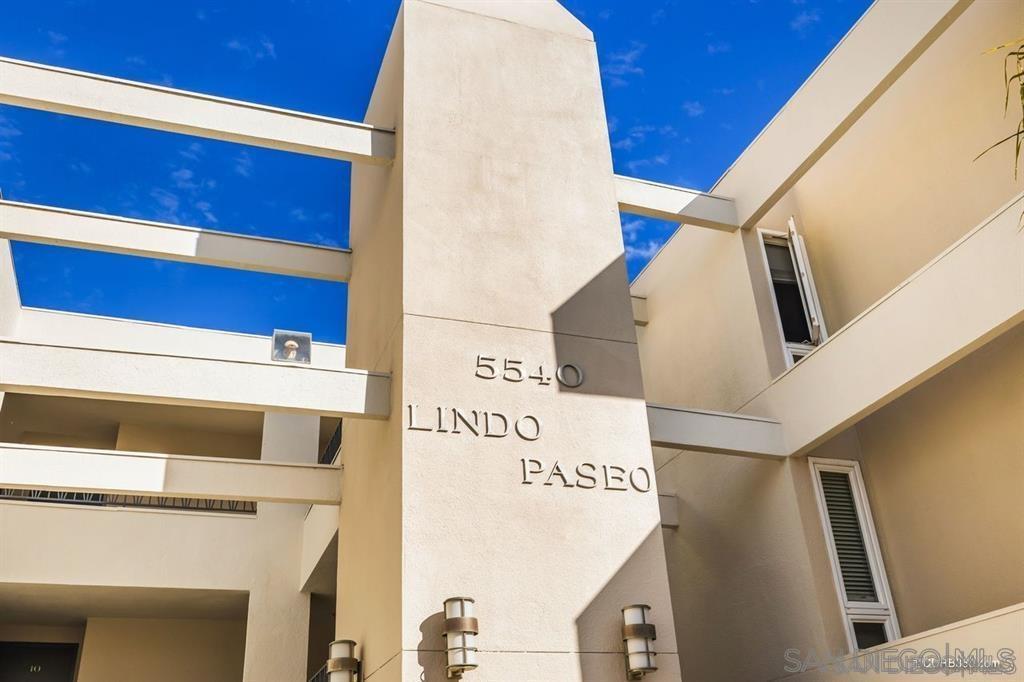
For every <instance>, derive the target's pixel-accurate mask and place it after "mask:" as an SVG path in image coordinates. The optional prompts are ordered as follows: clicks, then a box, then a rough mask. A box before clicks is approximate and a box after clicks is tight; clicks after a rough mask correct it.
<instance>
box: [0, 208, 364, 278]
mask: <svg viewBox="0 0 1024 682" xmlns="http://www.w3.org/2000/svg"><path fill="white" fill-rule="evenodd" d="M0 238H5V239H13V240H15V241H24V242H35V243H37V244H55V245H57V246H71V247H74V248H79V249H90V250H93V251H106V252H110V253H121V254H128V255H132V256H145V257H147V258H161V259H164V260H174V261H182V262H188V263H200V264H203V265H217V266H220V267H227V268H236V269H239V270H252V271H255V272H269V273H274V274H279V275H293V276H296V277H310V278H313V279H325V280H332V281H335V282H347V281H348V279H349V275H350V274H351V272H352V252H351V251H349V250H347V249H336V248H331V247H327V246H317V245H314V244H302V243H298V242H290V241H283V240H277V239H267V238H264V237H252V236H248V235H242V234H233V233H230V232H217V231H214V230H200V229H197V228H194V227H183V226H181V225H169V224H166V223H155V222H150V221H146V220H135V219H132V218H121V217H118V216H109V215H103V214H100V213H86V212H84V211H73V210H70V209H63V208H54V207H51V206H38V205H35V204H24V203H18V202H14V201H0Z"/></svg>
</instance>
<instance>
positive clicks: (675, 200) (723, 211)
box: [615, 175, 739, 232]
mask: <svg viewBox="0 0 1024 682" xmlns="http://www.w3.org/2000/svg"><path fill="white" fill-rule="evenodd" d="M615 193H616V195H617V196H618V200H619V210H620V211H622V212H623V213H635V214H636V215H642V216H647V217H649V218H657V219H659V220H671V221H674V222H677V223H686V224H687V225H699V226H701V227H710V228H712V229H715V230H723V231H725V232H732V231H734V230H736V228H737V226H738V224H739V223H738V222H737V220H736V205H735V204H734V203H733V201H732V199H727V198H725V197H718V196H715V195H713V194H706V193H704V192H698V191H697V190H693V189H685V188H682V187H674V186H672V185H663V184H661V183H657V182H651V181H650V180H638V179H637V178H627V177H625V176H622V175H616V176H615Z"/></svg>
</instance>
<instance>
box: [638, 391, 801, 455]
mask: <svg viewBox="0 0 1024 682" xmlns="http://www.w3.org/2000/svg"><path fill="white" fill-rule="evenodd" d="M647 421H648V424H649V426H650V430H651V445H654V446H655V447H661V448H675V449H679V450H696V451H698V452H720V453H723V454H727V455H746V456H750V457H765V458H770V459H776V458H780V457H785V456H786V450H785V447H784V443H783V440H782V425H781V424H779V423H778V422H777V421H774V420H772V419H763V418H759V417H751V416H748V415H743V414H727V413H724V412H708V411H705V410H691V409H687V408H682V407H668V406H665V405H653V404H651V403H648V404H647Z"/></svg>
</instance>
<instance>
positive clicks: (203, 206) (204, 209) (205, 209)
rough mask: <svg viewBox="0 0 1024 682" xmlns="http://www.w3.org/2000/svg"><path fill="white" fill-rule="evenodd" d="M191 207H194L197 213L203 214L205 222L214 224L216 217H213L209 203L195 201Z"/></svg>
mask: <svg viewBox="0 0 1024 682" xmlns="http://www.w3.org/2000/svg"><path fill="white" fill-rule="evenodd" d="M192 205H193V206H195V207H196V210H197V211H199V212H200V213H202V214H203V217H204V218H206V222H208V223H213V224H216V222H217V216H216V215H214V213H213V206H211V205H210V202H209V201H197V202H195V203H194V204H192Z"/></svg>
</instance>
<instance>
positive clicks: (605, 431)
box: [337, 0, 680, 682]
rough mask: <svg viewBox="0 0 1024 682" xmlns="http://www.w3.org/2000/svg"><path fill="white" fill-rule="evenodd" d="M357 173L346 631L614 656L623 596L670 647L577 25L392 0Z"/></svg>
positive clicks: (384, 641) (461, 5)
mask: <svg viewBox="0 0 1024 682" xmlns="http://www.w3.org/2000/svg"><path fill="white" fill-rule="evenodd" d="M366 120H367V122H368V123H371V124H374V125H379V126H385V127H389V128H391V127H393V128H394V129H395V130H396V131H397V151H396V155H395V161H394V164H393V165H389V166H369V165H357V166H356V167H355V168H354V169H353V177H352V214H351V215H352V217H351V243H352V247H353V249H354V250H355V251H357V252H358V253H359V259H358V260H357V261H356V263H355V266H354V267H355V269H354V271H353V274H352V282H351V288H350V299H349V301H350V303H349V325H348V363H349V364H350V366H352V367H361V368H366V369H371V370H379V371H385V372H390V373H392V377H393V383H392V389H391V391H392V393H391V413H390V414H391V416H390V418H389V419H387V420H382V421H371V420H358V421H353V422H352V423H350V424H348V425H346V432H345V441H344V448H345V453H346V454H345V460H344V461H345V465H344V466H345V469H344V475H343V487H342V500H343V502H342V506H341V512H340V514H341V516H340V535H339V576H338V618H337V634H338V636H339V637H345V638H351V639H354V640H356V641H358V642H359V644H360V645H361V656H362V659H363V666H364V675H365V676H366V677H367V678H368V679H370V678H372V679H379V680H381V681H382V682H383V681H386V680H426V681H428V682H435V681H438V680H443V679H445V663H446V656H445V651H444V649H445V639H444V638H443V637H442V630H443V626H444V617H443V615H442V613H441V610H442V603H443V602H444V600H445V599H446V598H449V597H456V596H466V597H472V598H473V599H475V601H476V606H477V615H478V617H479V629H480V634H479V637H478V646H479V649H480V653H479V661H480V665H479V668H478V669H476V670H474V671H472V672H471V673H467V675H466V679H467V680H474V681H476V680H479V681H480V682H483V681H484V680H503V681H508V680H558V681H559V682H565V681H568V680H586V681H587V682H602V681H605V680H608V681H611V680H616V681H617V680H623V679H625V672H624V664H623V657H622V613H621V609H622V608H623V607H625V606H628V605H631V604H635V603H644V604H649V605H650V606H651V607H652V611H651V614H652V620H653V622H654V623H655V624H656V625H657V628H658V640H657V643H658V647H659V649H660V651H659V655H658V657H657V663H658V667H659V669H658V671H657V672H655V673H652V674H650V675H649V676H648V679H651V680H654V681H659V680H677V679H679V678H680V671H679V661H678V659H677V656H676V654H675V641H676V640H675V632H674V624H673V620H672V609H671V605H670V602H669V590H668V581H667V577H666V567H665V556H664V548H663V546H662V536H661V530H660V517H659V512H658V501H657V492H656V490H655V489H654V468H653V464H652V455H651V445H650V437H649V434H648V430H647V418H646V413H645V402H644V397H643V389H642V382H641V373H640V363H639V356H638V352H637V345H636V336H635V330H634V326H633V317H632V312H631V307H630V299H629V292H628V289H627V278H626V270H625V263H624V258H623V243H622V237H621V232H620V225H619V214H618V209H617V204H616V195H615V190H614V187H613V173H612V168H611V154H610V149H609V142H608V129H607V125H606V120H605V114H604V107H603V103H602V96H601V83H600V73H599V67H598V62H597V54H596V50H595V45H594V41H593V36H592V34H591V33H590V31H589V30H587V29H586V28H585V27H584V26H583V25H581V24H580V23H579V22H578V21H577V20H576V19H575V18H573V17H572V16H571V15H570V14H569V13H568V12H567V11H566V10H565V9H563V8H562V7H561V6H560V5H559V4H558V3H557V2H555V1H554V0H533V1H523V0H492V1H488V2H483V1H481V0H476V1H474V0H406V2H405V3H404V6H403V7H402V9H401V12H400V16H399V17H398V20H397V22H396V25H395V28H394V32H393V34H392V36H391V40H390V43H389V45H388V49H387V53H386V56H385V58H384V62H383V65H382V67H381V70H380V75H379V76H378V80H377V84H376V88H375V90H374V93H373V97H372V100H371V103H370V106H369V110H368V112H367V116H366Z"/></svg>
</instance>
